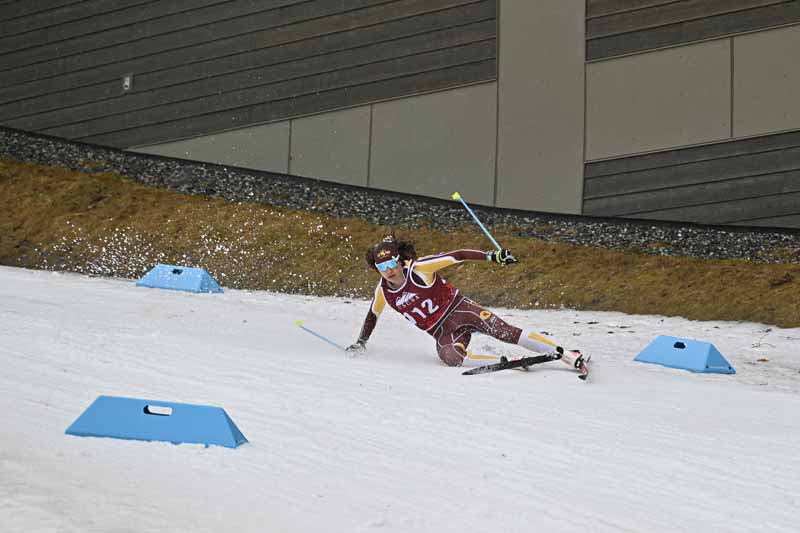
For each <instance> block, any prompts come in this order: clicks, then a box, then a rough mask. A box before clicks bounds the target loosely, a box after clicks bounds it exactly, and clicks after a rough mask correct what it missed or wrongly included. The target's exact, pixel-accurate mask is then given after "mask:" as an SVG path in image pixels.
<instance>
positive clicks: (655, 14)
mask: <svg viewBox="0 0 800 533" xmlns="http://www.w3.org/2000/svg"><path fill="white" fill-rule="evenodd" d="M796 22H800V2H798V1H797V0H681V1H675V0H587V2H586V59H587V60H589V61H591V60H597V59H605V58H609V57H613V56H618V55H624V54H630V53H634V52H642V51H644V50H652V49H655V48H662V47H665V46H673V45H677V44H682V43H689V42H693V41H702V40H704V39H711V38H716V37H722V36H725V35H733V34H737V33H742V32H747V31H753V30H759V29H764V28H769V27H774V26H781V25H784V24H791V23H796Z"/></svg>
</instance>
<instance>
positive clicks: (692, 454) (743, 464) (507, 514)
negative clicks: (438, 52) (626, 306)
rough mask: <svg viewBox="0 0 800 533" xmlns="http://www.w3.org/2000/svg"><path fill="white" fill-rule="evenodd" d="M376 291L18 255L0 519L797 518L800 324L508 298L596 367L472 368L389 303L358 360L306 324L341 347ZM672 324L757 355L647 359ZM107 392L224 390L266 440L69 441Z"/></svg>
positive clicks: (646, 527)
mask: <svg viewBox="0 0 800 533" xmlns="http://www.w3.org/2000/svg"><path fill="white" fill-rule="evenodd" d="M462 289H464V292H465V293H466V294H469V288H468V287H462ZM367 308H368V302H365V301H348V300H343V299H333V298H312V297H301V296H288V295H281V294H273V293H265V292H246V291H235V290H227V291H226V292H225V294H222V295H196V294H188V293H181V292H174V291H162V290H157V289H143V288H137V287H135V285H134V283H133V282H132V281H127V280H114V279H101V278H87V277H83V276H78V275H73V274H62V273H52V272H41V271H27V270H22V269H13V268H5V267H3V268H0V363H2V371H0V411H2V413H3V415H2V423H0V531H4V532H5V531H9V532H10V531H80V532H84V531H104V532H107V531H137V532H138V531H270V532H279V531H280V532H282V531H298V532H299V531H302V532H358V531H392V532H417V531H429V532H446V531H454V532H455V531H457V532H463V533H466V532H473V531H474V532H481V533H487V532H494V531H504V532H514V531H548V532H551V531H552V532H555V531H609V532H611V531H613V532H618V531H648V532H658V531H693V532H694V531H787V532H788V531H797V527H798V526H797V516H796V514H797V509H798V507H800V459H799V458H798V455H799V454H798V452H800V444H798V442H799V441H800V416H798V415H797V413H798V408H800V374H798V371H799V370H800V355H798V350H797V348H798V341H800V329H779V328H775V327H772V328H770V327H769V326H765V325H761V324H752V323H732V322H714V323H709V322H691V321H687V320H684V319H681V318H665V317H658V316H628V315H623V314H618V313H596V312H591V313H590V312H576V311H570V310H561V311H518V310H497V311H498V314H500V315H501V316H503V317H504V318H506V319H507V320H508V321H509V322H511V323H513V324H516V325H520V326H522V325H526V326H531V327H534V328H535V329H536V330H538V331H545V332H547V333H548V334H549V335H550V336H551V337H552V338H554V339H555V340H556V341H558V342H560V343H562V344H564V345H565V346H567V347H572V348H575V347H577V348H581V349H583V350H584V351H585V352H587V353H591V354H592V356H593V367H592V370H593V374H592V376H591V378H590V381H589V382H588V383H583V382H581V381H579V380H578V379H577V377H576V373H575V372H574V371H572V370H570V369H568V368H567V367H566V366H565V365H563V364H562V363H551V364H548V365H541V366H539V367H536V368H535V369H534V370H531V371H530V372H527V373H525V372H518V371H507V372H500V373H496V374H490V375H483V376H462V375H461V370H460V369H454V368H447V367H445V366H443V365H441V364H440V363H439V362H438V359H437V357H436V355H435V352H434V349H433V344H432V341H431V339H430V338H429V337H428V336H427V335H426V334H424V333H422V332H419V331H417V330H416V329H414V328H413V327H412V326H410V325H409V324H407V323H405V322H404V321H403V319H402V318H401V317H399V316H398V315H396V314H394V313H392V312H391V311H390V310H389V311H387V312H386V313H384V315H383V316H382V317H381V319H380V322H379V324H378V327H377V329H376V331H375V334H374V335H373V338H372V340H371V341H370V344H369V351H368V353H367V354H366V355H364V356H362V357H358V358H350V357H348V356H345V355H344V354H343V353H342V352H337V351H336V349H334V348H333V347H331V346H329V345H327V344H325V343H323V342H321V341H319V340H318V339H316V338H315V337H313V336H311V335H309V334H307V333H305V332H303V331H302V330H300V329H299V328H298V327H297V326H296V324H295V321H296V320H298V319H302V320H303V321H304V324H305V325H306V326H307V327H310V328H312V329H315V330H317V331H319V332H320V333H322V334H325V335H329V336H330V337H332V338H333V339H335V340H336V341H337V342H339V343H340V344H346V343H349V342H351V341H352V340H354V338H355V337H356V336H357V334H358V331H359V329H360V326H361V321H362V319H363V317H364V315H365V313H366V311H367ZM659 334H664V335H674V336H679V337H686V338H694V339H699V340H704V341H707V342H713V343H714V344H715V346H716V347H717V348H718V349H719V350H720V352H722V354H723V355H725V357H726V358H727V359H728V360H729V361H730V362H731V363H732V364H733V365H734V366H735V367H736V369H737V371H738V372H737V374H735V375H732V376H723V375H700V374H692V373H689V372H685V371H681V370H674V369H668V368H664V367H661V366H658V365H648V364H642V363H638V362H634V361H633V360H632V359H633V357H634V356H635V355H636V354H637V353H638V352H639V351H641V350H642V349H643V348H644V347H645V346H646V345H647V344H648V343H649V342H650V341H652V340H653V339H654V338H655V337H656V336H657V335H659ZM473 348H474V351H476V352H481V351H494V352H495V353H503V354H510V355H513V354H517V353H519V352H518V351H517V350H518V349H510V348H509V347H507V346H505V345H501V344H500V343H497V342H496V341H494V340H492V339H489V338H487V337H478V338H477V339H476V340H475V341H474V343H473ZM759 359H762V361H759ZM763 359H766V360H763ZM100 394H108V395H119V396H129V397H139V398H147V399H151V400H166V401H174V402H187V403H200V404H208V405H218V406H220V407H223V408H224V409H225V410H226V411H227V413H228V414H229V415H230V416H231V418H232V419H233V420H234V421H235V422H236V424H237V425H238V427H239V428H240V429H241V430H242V432H243V433H244V434H245V435H246V436H247V438H248V439H249V440H250V442H249V443H248V444H245V445H243V446H241V447H239V448H237V449H235V450H232V449H227V448H220V447H210V448H204V447H202V446H198V445H186V444H184V445H179V446H176V445H172V444H167V443H160V442H137V441H128V440H116V439H98V438H80V437H73V436H68V435H65V434H64V430H65V429H66V428H67V426H69V425H70V424H71V423H72V421H73V420H74V419H75V418H77V417H78V416H79V415H80V414H81V413H82V412H83V410H84V409H85V408H86V407H87V406H88V405H89V404H90V403H91V402H92V401H93V400H94V399H95V398H96V397H97V396H98V395H100Z"/></svg>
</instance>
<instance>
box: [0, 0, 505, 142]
mask: <svg viewBox="0 0 800 533" xmlns="http://www.w3.org/2000/svg"><path fill="white" fill-rule="evenodd" d="M45 4H46V2H33V1H24V2H23V1H18V2H12V3H8V4H0V13H2V16H0V35H2V37H1V38H0V123H2V124H4V125H7V126H10V127H15V128H20V129H24V130H28V131H36V132H41V133H46V134H50V135H56V136H61V137H66V138H70V139H77V140H83V141H89V142H97V143H101V144H107V145H111V146H117V147H129V146H135V145H142V144H149V143H157V142H162V141H167V140H172V139H178V138H184V137H190V136H194V135H201V134H207V133H211V132H215V131H222V130H225V129H230V128H233V127H242V126H246V125H249V124H257V123H263V122H268V121H276V120H281V119H286V118H290V117H294V116H300V115H304V114H309V113H316V112H321V111H326V110H333V109H339V108H342V107H347V106H354V105H359V104H364V103H368V102H372V101H378V100H383V99H386V98H396V97H402V96H408V95H412V94H417V93H422V92H427V91H431V90H438V89H444V88H448V87H456V86H460V85H467V84H471V83H478V82H483V81H490V80H494V79H496V78H497V64H496V63H497V62H496V55H497V46H496V31H497V29H496V16H497V5H496V4H497V0H392V1H387V0H259V1H256V0H228V1H221V0H151V1H143V0H113V1H112V0H86V1H83V2H72V3H66V2H55V3H53V2H50V5H51V6H52V8H51V9H48V8H46V7H45ZM128 74H132V75H133V88H132V90H130V91H128V92H127V93H126V92H124V91H123V90H122V78H123V76H125V75H128Z"/></svg>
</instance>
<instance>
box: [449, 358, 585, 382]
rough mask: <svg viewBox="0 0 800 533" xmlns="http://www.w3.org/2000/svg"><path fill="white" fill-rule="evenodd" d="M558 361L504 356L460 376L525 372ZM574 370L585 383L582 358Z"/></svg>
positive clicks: (555, 359) (556, 359)
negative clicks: (501, 371)
mask: <svg viewBox="0 0 800 533" xmlns="http://www.w3.org/2000/svg"><path fill="white" fill-rule="evenodd" d="M559 359H560V357H553V356H551V355H533V356H530V357H521V358H519V359H508V358H507V357H506V356H502V357H500V362H499V363H493V364H491V365H485V366H476V367H475V368H470V369H469V370H467V371H465V372H462V374H463V375H465V376H472V375H475V374H488V373H489V372H497V371H499V370H509V369H512V368H522V369H525V370H527V369H528V367H530V366H533V365H538V364H541V363H549V362H550V361H558V360H559ZM575 370H577V371H578V379H581V380H583V381H586V379H587V378H588V377H589V367H588V366H586V361H585V360H584V359H583V357H580V358H579V359H578V360H577V362H576V366H575Z"/></svg>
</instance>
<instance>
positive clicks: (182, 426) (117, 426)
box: [66, 396, 247, 448]
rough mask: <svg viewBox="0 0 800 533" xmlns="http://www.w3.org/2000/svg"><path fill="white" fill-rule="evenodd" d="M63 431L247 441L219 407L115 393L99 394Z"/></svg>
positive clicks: (207, 442) (175, 441)
mask: <svg viewBox="0 0 800 533" xmlns="http://www.w3.org/2000/svg"><path fill="white" fill-rule="evenodd" d="M170 411H171V412H170ZM167 413H169V414H167ZM66 433H67V434H68V435H76V436H79V437H111V438H115V439H132V440H148V441H150V440H158V441H166V442H171V443H173V444H181V443H192V444H205V445H206V446H209V445H212V444H215V445H218V446H225V447H226V448H236V447H237V446H239V445H240V444H243V443H245V442H247V439H246V438H245V437H244V435H242V432H241V431H239V428H237V427H236V424H234V423H233V420H231V419H230V418H229V417H228V415H227V413H226V412H225V410H224V409H222V408H220V407H212V406H209V405H192V404H186V403H173V402H160V401H150V400H141V399H137V398H121V397H117V396H98V397H97V399H96V400H95V401H94V402H93V403H92V405H90V406H89V407H88V408H87V409H86V411H84V412H83V414H82V415H81V416H79V417H78V418H77V420H75V422H73V423H72V425H71V426H70V427H68V428H67V431H66Z"/></svg>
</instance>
